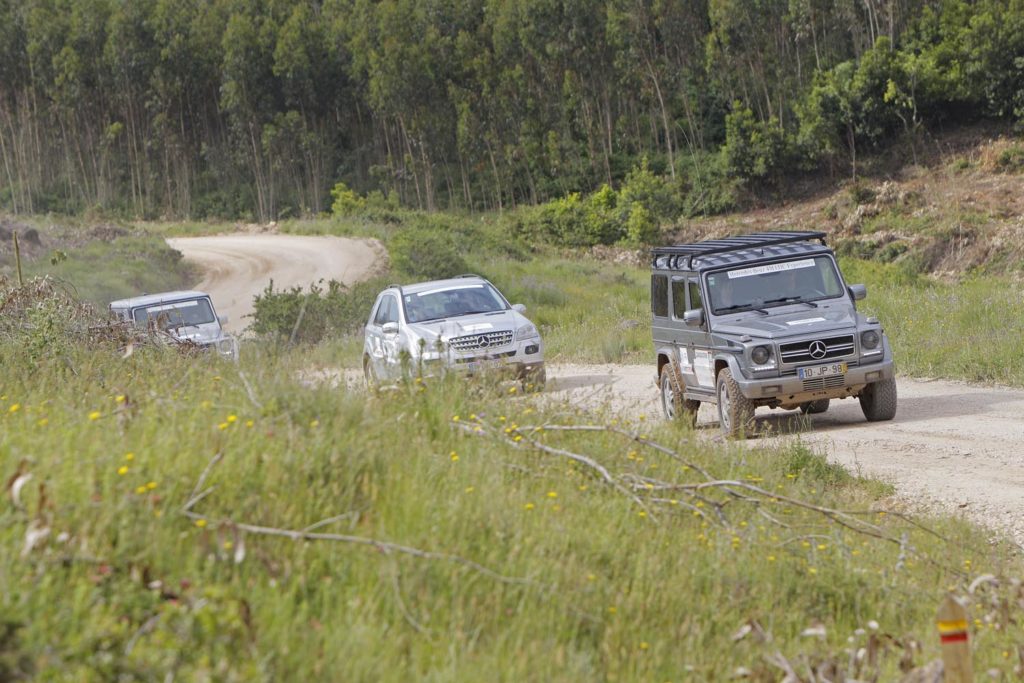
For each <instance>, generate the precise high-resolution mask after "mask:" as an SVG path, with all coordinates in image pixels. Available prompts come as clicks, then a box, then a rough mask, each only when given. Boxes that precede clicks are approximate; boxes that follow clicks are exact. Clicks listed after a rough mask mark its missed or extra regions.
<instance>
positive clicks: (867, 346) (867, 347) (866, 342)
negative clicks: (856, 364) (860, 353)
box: [860, 330, 882, 353]
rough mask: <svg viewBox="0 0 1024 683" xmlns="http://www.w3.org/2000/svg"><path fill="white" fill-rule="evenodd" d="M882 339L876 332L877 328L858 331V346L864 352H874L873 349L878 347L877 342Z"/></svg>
mask: <svg viewBox="0 0 1024 683" xmlns="http://www.w3.org/2000/svg"><path fill="white" fill-rule="evenodd" d="M881 341H882V336H881V335H880V334H878V330H864V331H863V332H861V333H860V347H861V349H863V350H864V352H865V353H868V352H875V353H877V351H874V349H877V348H878V344H879V342H881Z"/></svg>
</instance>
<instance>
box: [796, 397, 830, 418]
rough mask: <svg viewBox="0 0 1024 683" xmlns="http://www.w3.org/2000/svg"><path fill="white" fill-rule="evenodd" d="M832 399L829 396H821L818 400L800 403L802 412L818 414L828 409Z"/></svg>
mask: <svg viewBox="0 0 1024 683" xmlns="http://www.w3.org/2000/svg"><path fill="white" fill-rule="evenodd" d="M829 403H830V401H829V400H828V399H827V398H819V399H818V400H817V401H808V402H807V403H801V404H800V412H801V413H803V414H804V415H818V414H820V413H824V412H825V411H826V410H828V404H829Z"/></svg>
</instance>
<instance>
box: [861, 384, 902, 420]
mask: <svg viewBox="0 0 1024 683" xmlns="http://www.w3.org/2000/svg"><path fill="white" fill-rule="evenodd" d="M859 398H860V409H861V410H863V411H864V417H866V418H867V420H868V422H884V421H885V420H891V419H893V418H894V417H896V380H895V379H883V380H882V381H880V382H872V383H871V384H869V385H867V386H866V387H864V390H863V391H861V392H860V396H859Z"/></svg>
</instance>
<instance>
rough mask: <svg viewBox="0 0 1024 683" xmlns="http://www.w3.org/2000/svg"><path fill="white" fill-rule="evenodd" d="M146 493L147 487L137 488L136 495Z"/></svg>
mask: <svg viewBox="0 0 1024 683" xmlns="http://www.w3.org/2000/svg"><path fill="white" fill-rule="evenodd" d="M145 492H146V487H145V486H136V487H135V493H145Z"/></svg>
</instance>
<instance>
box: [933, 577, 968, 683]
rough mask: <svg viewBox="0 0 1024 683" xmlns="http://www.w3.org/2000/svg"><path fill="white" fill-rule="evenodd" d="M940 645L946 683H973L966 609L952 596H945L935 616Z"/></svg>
mask: <svg viewBox="0 0 1024 683" xmlns="http://www.w3.org/2000/svg"><path fill="white" fill-rule="evenodd" d="M935 621H936V623H937V625H938V627H939V642H940V643H941V644H942V663H943V665H944V668H945V672H946V674H945V681H946V683H973V681H974V671H973V669H972V667H971V644H970V641H969V640H968V639H967V609H966V608H965V607H964V605H963V603H962V602H961V601H960V600H958V599H957V598H955V597H953V596H952V595H946V598H945V600H943V601H942V604H941V605H939V611H938V612H937V613H936V615H935Z"/></svg>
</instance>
